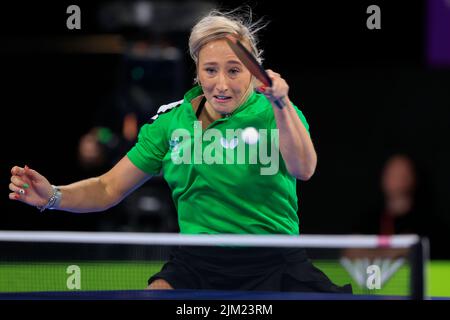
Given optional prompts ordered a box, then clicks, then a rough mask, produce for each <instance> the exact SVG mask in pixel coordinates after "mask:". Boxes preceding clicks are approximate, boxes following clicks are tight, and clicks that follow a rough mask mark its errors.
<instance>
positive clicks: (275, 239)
mask: <svg viewBox="0 0 450 320" xmlns="http://www.w3.org/2000/svg"><path fill="white" fill-rule="evenodd" d="M0 241H9V242H59V243H92V244H95V243H102V244H130V245H133V244H134V245H189V246H201V245H207V246H209V245H231V246H252V247H303V248H380V247H386V248H408V247H411V246H412V245H414V244H416V243H418V242H419V241H420V238H419V236H417V235H396V236H391V237H386V236H376V235H370V236H363V235H361V236H360V235H300V236H290V235H236V234H220V235H206V234H205V235H185V234H176V233H131V232H62V231H61V232H59V231H57V232H55V231H0Z"/></svg>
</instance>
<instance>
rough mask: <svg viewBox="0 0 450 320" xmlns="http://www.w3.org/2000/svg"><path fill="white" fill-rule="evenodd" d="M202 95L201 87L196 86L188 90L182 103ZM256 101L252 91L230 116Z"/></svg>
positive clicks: (255, 95) (254, 93)
mask: <svg viewBox="0 0 450 320" xmlns="http://www.w3.org/2000/svg"><path fill="white" fill-rule="evenodd" d="M202 94H203V90H202V87H201V86H199V85H197V86H195V87H193V88H192V89H190V90H189V91H188V92H186V94H185V95H184V101H187V102H189V103H190V102H191V101H192V99H194V98H197V97H198V96H200V95H202ZM256 100H257V94H256V92H255V91H252V93H251V94H250V95H249V97H248V98H247V100H246V101H245V102H244V103H243V104H241V105H240V106H239V107H238V108H237V109H236V110H234V111H233V112H232V113H231V115H230V116H232V115H235V114H238V113H240V112H242V111H243V110H245V109H247V108H248V107H249V106H250V105H252V104H254V103H255V102H256Z"/></svg>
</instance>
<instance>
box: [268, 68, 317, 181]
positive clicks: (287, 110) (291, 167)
mask: <svg viewBox="0 0 450 320" xmlns="http://www.w3.org/2000/svg"><path fill="white" fill-rule="evenodd" d="M267 73H268V74H269V77H270V78H271V79H272V87H270V88H265V90H264V91H262V90H260V92H262V93H264V94H265V95H266V96H267V97H268V98H269V100H270V101H271V102H272V106H273V109H274V114H275V120H276V124H277V128H278V130H279V142H280V144H279V145H280V152H281V154H282V156H283V159H284V162H285V163H286V166H287V169H288V171H289V172H290V173H291V174H292V175H293V176H294V177H296V178H297V179H300V180H303V181H306V180H308V179H310V178H311V177H312V175H313V174H314V171H315V169H316V165H317V154H316V151H315V150H314V145H313V143H312V140H311V137H310V135H309V133H308V130H307V129H306V128H305V125H304V124H303V122H302V121H301V120H300V117H299V116H298V114H297V112H296V110H295V109H294V107H293V106H292V104H291V102H290V100H289V98H288V92H289V86H288V84H287V83H286V81H285V80H284V79H283V78H281V76H280V74H278V73H275V72H273V71H272V70H267ZM276 100H283V101H284V104H285V106H284V107H283V108H282V109H280V108H279V107H278V106H277V105H276V104H275V101H276Z"/></svg>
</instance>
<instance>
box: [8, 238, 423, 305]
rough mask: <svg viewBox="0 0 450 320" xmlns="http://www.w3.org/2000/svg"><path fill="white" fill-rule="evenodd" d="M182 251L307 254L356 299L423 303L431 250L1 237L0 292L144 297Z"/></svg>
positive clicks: (409, 241) (406, 245)
mask: <svg viewBox="0 0 450 320" xmlns="http://www.w3.org/2000/svg"><path fill="white" fill-rule="evenodd" d="M185 247H186V248H187V247H190V248H192V247H194V248H206V249H207V250H209V251H211V250H216V249H215V248H218V250H219V249H222V250H223V248H228V249H230V250H239V248H246V249H250V250H252V248H254V251H255V252H256V251H258V250H259V251H261V250H267V251H270V250H278V249H280V248H304V249H305V251H306V253H307V256H308V258H309V260H310V261H311V262H312V263H313V264H314V266H315V267H317V268H318V269H320V270H321V271H322V272H323V273H325V274H326V276H327V277H328V278H329V279H330V280H331V281H332V282H333V283H335V284H336V285H339V286H343V285H345V284H351V286H352V289H353V293H354V294H356V295H388V296H398V297H410V298H415V299H422V298H424V297H426V277H425V273H426V271H425V268H426V264H427V259H428V244H427V241H426V239H423V238H420V237H418V236H416V235H404V236H403V235H402V236H393V237H379V236H355V235H351V236H350V235H339V236H329V235H327V236H325V235H301V236H285V235H267V236H266V235H264V236H263V235H261V236H260V235H179V234H143V233H123V232H120V233H106V232H89V233H88V232H36V231H33V232H31V231H1V232H0V292H49V291H52V292H53V291H58V292H61V291H105V290H142V289H145V288H146V287H147V285H148V283H147V281H148V279H149V278H150V277H151V276H152V275H153V274H155V273H157V272H159V271H160V270H161V268H162V266H163V265H164V264H165V263H166V262H167V261H169V259H170V256H171V253H172V250H174V248H185ZM233 248H234V249H233ZM228 249H227V250H228ZM218 252H220V251H218ZM250 252H252V251H250ZM250 255H251V254H250Z"/></svg>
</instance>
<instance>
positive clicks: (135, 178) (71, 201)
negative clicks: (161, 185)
mask: <svg viewBox="0 0 450 320" xmlns="http://www.w3.org/2000/svg"><path fill="white" fill-rule="evenodd" d="M150 178H151V175H148V174H147V173H145V172H143V171H142V170H140V169H139V168H138V167H136V166H135V165H134V164H133V163H132V162H131V161H130V160H129V159H128V157H127V156H125V157H123V158H122V159H121V160H120V161H119V162H118V163H117V164H116V165H115V166H114V167H113V168H112V169H111V170H109V171H108V172H107V173H105V174H103V175H101V176H99V177H95V178H89V179H86V180H81V181H78V182H75V183H72V184H69V185H66V186H58V188H59V189H60V190H61V193H62V197H61V203H60V204H59V206H58V208H56V209H58V210H64V211H71V212H94V211H103V210H106V209H108V208H110V207H112V206H114V205H116V204H117V203H119V202H120V201H121V200H122V199H123V198H125V197H126V196H127V195H128V194H130V193H131V192H132V191H133V190H135V189H136V188H138V187H139V186H141V185H142V184H143V183H144V182H146V181H147V180H149V179H150ZM9 189H10V190H11V191H13V192H12V193H10V194H9V198H10V199H11V200H19V201H21V202H24V203H27V204H29V205H32V206H44V205H46V204H47V202H48V200H49V198H50V196H51V195H52V187H51V184H50V182H49V181H48V180H47V179H46V178H45V177H44V176H42V175H41V174H39V173H38V172H37V171H35V170H32V169H30V168H28V167H25V168H21V167H17V166H16V167H13V168H12V169H11V183H10V185H9Z"/></svg>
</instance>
